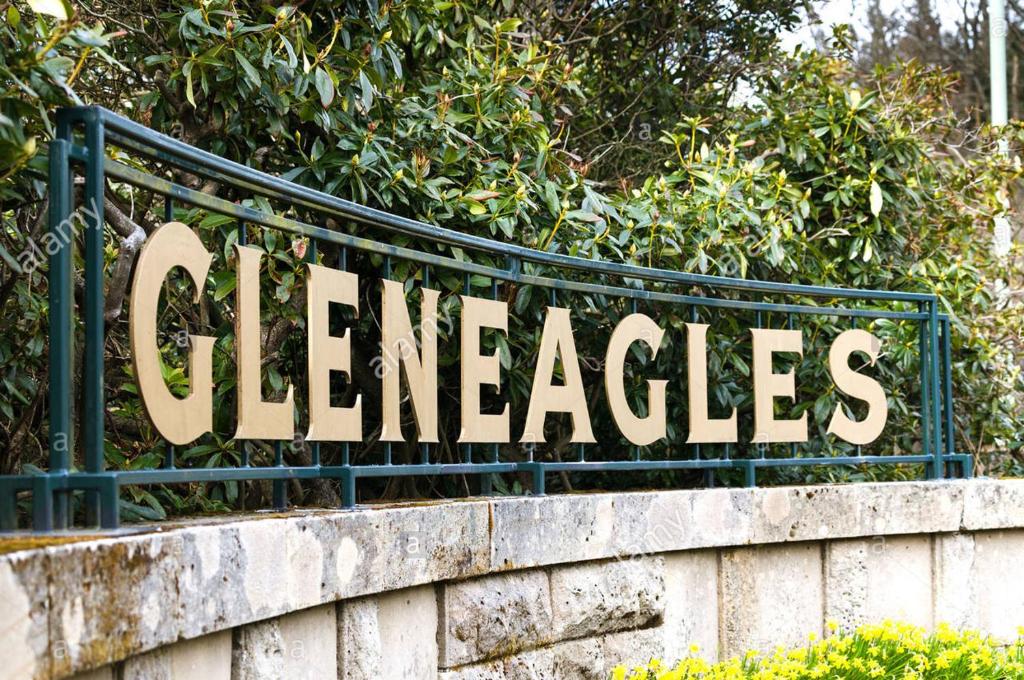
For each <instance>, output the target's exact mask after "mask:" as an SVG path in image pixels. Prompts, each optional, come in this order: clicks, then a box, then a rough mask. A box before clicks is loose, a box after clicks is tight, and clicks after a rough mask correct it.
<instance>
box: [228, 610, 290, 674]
mask: <svg viewBox="0 0 1024 680" xmlns="http://www.w3.org/2000/svg"><path fill="white" fill-rule="evenodd" d="M283 677H284V639H283V638H282V637H281V626H280V625H279V622H278V620H277V619H270V620H268V621H260V622H259V623H252V624H249V625H248V626H242V627H241V628H237V629H236V630H235V632H234V646H233V648H232V660H231V680H265V679H269V678H283Z"/></svg>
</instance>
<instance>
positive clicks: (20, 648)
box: [0, 553, 56, 680]
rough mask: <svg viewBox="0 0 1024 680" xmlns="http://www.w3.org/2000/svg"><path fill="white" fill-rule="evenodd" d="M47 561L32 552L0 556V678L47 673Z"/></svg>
mask: <svg viewBox="0 0 1024 680" xmlns="http://www.w3.org/2000/svg"><path fill="white" fill-rule="evenodd" d="M48 569H49V560H47V559H46V558H45V557H44V556H38V557H37V556H36V555H35V554H34V553H14V554H11V555H2V556H0V640H2V641H3V643H2V644H0V648H2V649H3V662H2V663H0V679H2V680H22V679H23V678H45V677H49V673H50V658H49V656H50V655H51V654H54V653H56V650H55V649H51V647H50V635H49V600H48V597H47V595H48V593H47V588H46V584H47V582H48V580H49V576H48Z"/></svg>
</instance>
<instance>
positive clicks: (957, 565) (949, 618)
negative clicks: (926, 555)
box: [932, 534, 978, 630]
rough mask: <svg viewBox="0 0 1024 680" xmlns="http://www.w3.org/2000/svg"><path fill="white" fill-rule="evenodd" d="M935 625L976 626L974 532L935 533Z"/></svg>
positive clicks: (933, 570)
mask: <svg viewBox="0 0 1024 680" xmlns="http://www.w3.org/2000/svg"><path fill="white" fill-rule="evenodd" d="M932 555H933V557H932V560H933V562H932V564H933V566H932V579H933V590H934V593H935V614H934V616H933V617H932V618H933V620H934V622H935V623H936V624H939V623H948V624H949V625H951V626H953V627H955V628H959V629H961V630H962V629H965V628H971V629H976V628H977V627H978V589H977V583H976V582H975V579H974V574H973V572H974V535H973V534H938V535H936V536H935V538H934V540H933V546H932Z"/></svg>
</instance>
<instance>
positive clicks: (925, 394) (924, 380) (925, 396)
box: [918, 302, 934, 476]
mask: <svg viewBox="0 0 1024 680" xmlns="http://www.w3.org/2000/svg"><path fill="white" fill-rule="evenodd" d="M918 310H919V311H920V312H922V313H924V311H925V303H923V302H921V303H919V304H918ZM927 345H928V339H927V329H926V328H925V320H924V319H921V320H920V321H919V322H918V355H919V357H920V361H921V366H920V371H921V450H922V453H923V454H924V455H926V456H929V455H931V454H932V450H931V417H930V410H931V407H930V403H929V384H930V381H929V379H928V363H929V362H928V355H927ZM932 475H933V476H934V471H932Z"/></svg>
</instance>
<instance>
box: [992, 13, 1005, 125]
mask: <svg viewBox="0 0 1024 680" xmlns="http://www.w3.org/2000/svg"><path fill="white" fill-rule="evenodd" d="M1006 28H1007V25H1006V0H989V2H988V58H989V78H990V80H991V88H992V125H995V126H999V125H1005V124H1006V118H1007V117H1006Z"/></svg>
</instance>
